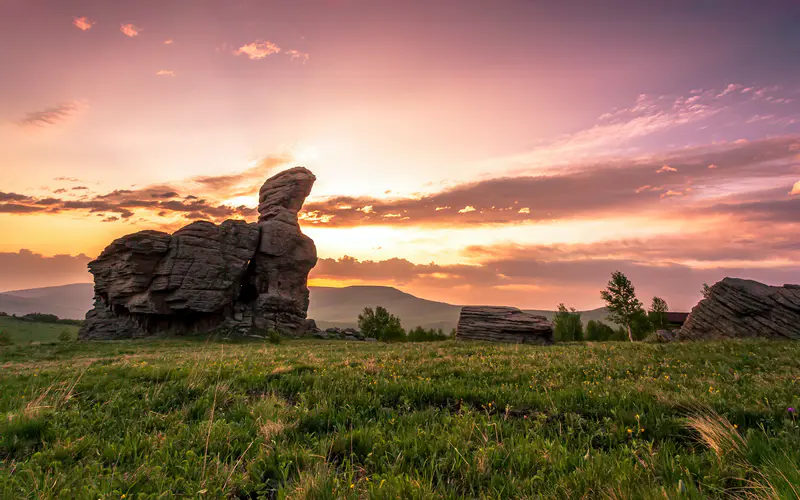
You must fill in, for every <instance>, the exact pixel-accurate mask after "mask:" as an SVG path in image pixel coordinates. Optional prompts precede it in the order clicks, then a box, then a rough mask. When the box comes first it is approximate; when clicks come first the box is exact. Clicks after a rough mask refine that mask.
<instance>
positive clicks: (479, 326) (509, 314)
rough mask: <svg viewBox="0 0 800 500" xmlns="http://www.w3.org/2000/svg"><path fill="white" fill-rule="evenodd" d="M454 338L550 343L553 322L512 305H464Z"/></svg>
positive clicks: (551, 341) (551, 340)
mask: <svg viewBox="0 0 800 500" xmlns="http://www.w3.org/2000/svg"><path fill="white" fill-rule="evenodd" d="M456 340H487V341H492V342H514V343H518V344H519V343H523V344H552V343H553V325H552V324H551V323H550V322H549V321H547V318H545V317H544V316H536V315H533V314H530V313H526V312H523V311H520V310H519V309H517V308H515V307H495V306H465V307H463V308H462V309H461V315H460V317H459V318H458V327H457V329H456Z"/></svg>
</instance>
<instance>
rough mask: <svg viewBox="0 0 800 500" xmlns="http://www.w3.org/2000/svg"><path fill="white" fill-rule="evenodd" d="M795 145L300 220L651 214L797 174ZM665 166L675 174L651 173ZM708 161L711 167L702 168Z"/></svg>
mask: <svg viewBox="0 0 800 500" xmlns="http://www.w3.org/2000/svg"><path fill="white" fill-rule="evenodd" d="M798 141H800V138H797V137H783V138H778V139H767V140H763V141H758V142H745V143H735V144H728V145H720V146H714V147H710V148H709V147H707V148H698V149H695V150H692V151H686V152H681V153H676V154H671V155H666V156H663V157H659V158H656V159H650V160H642V161H637V162H632V161H629V162H617V163H609V164H602V165H598V164H593V165H587V166H584V167H582V168H581V169H571V170H569V171H568V172H567V173H565V174H562V175H550V176H536V177H532V176H527V177H509V178H494V179H488V180H484V181H479V182H473V183H468V184H462V185H459V186H456V187H453V188H451V189H448V190H446V191H443V192H440V193H435V194H430V195H427V196H422V197H418V198H404V199H380V198H371V197H360V198H357V197H345V196H340V197H333V198H330V199H327V200H324V201H320V202H315V203H307V204H306V205H305V206H304V215H303V218H304V219H305V221H306V222H307V223H310V224H318V225H327V226H353V225H362V224H392V225H397V224H400V225H402V224H415V225H453V224H460V225H469V224H490V223H495V224H507V223H514V222H520V221H541V220H550V219H564V218H571V217H583V216H592V217H595V216H601V215H612V214H628V213H631V212H635V211H642V210H651V209H652V210H656V209H659V208H663V206H662V204H663V203H676V201H675V199H679V198H684V197H686V199H692V196H693V195H694V193H696V192H700V191H702V190H703V189H706V188H708V187H713V186H716V185H724V184H726V183H732V182H736V181H737V180H740V179H744V178H748V177H755V176H757V177H762V178H763V177H774V178H780V177H782V176H786V175H791V174H794V173H798V172H800V167H798V162H797V161H796V156H797V149H796V148H797V144H798ZM665 162H669V164H670V165H671V168H674V169H675V170H677V172H669V173H668V174H657V173H656V171H657V170H658V169H659V168H663V165H664V164H665ZM711 164H714V165H718V167H717V168H714V169H709V168H708V165H711ZM692 200H693V199H692ZM689 203H696V202H695V201H691V202H686V204H689ZM753 208H757V207H753ZM741 214H743V215H744V214H745V211H744V210H743V211H742V212H741Z"/></svg>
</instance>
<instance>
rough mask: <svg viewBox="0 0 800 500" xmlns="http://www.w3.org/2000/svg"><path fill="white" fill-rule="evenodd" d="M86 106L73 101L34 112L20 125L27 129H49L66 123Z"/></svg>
mask: <svg viewBox="0 0 800 500" xmlns="http://www.w3.org/2000/svg"><path fill="white" fill-rule="evenodd" d="M84 106H85V105H84V104H83V103H82V102H81V101H77V100H72V101H67V102H63V103H60V104H57V105H55V106H51V107H49V108H46V109H44V110H42V111H32V112H30V113H28V114H27V115H25V117H24V118H23V119H21V120H20V121H19V122H18V123H19V124H20V125H22V126H26V127H49V126H52V125H57V124H58V123H61V122H64V121H66V120H67V119H69V118H70V117H72V116H73V115H75V114H76V113H77V112H78V111H80V110H81V109H82V108H83V107H84Z"/></svg>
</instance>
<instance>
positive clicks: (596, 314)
mask: <svg viewBox="0 0 800 500" xmlns="http://www.w3.org/2000/svg"><path fill="white" fill-rule="evenodd" d="M309 289H310V290H311V305H310V306H309V309H308V317H309V318H314V320H315V321H316V322H317V326H319V327H320V328H323V329H324V328H328V327H331V326H338V327H340V328H345V327H349V326H353V327H354V326H356V322H357V321H358V315H359V313H360V312H361V311H363V310H364V308H365V307H375V306H383V307H385V308H386V309H388V310H389V312H390V313H392V314H394V315H396V316H399V317H400V319H401V320H402V322H403V326H404V327H405V328H414V327H415V326H422V327H425V328H441V329H443V330H444V331H445V332H449V331H450V330H451V329H453V328H455V326H456V324H457V323H458V315H459V314H460V312H461V306H458V305H453V304H447V303H445V302H436V301H433V300H426V299H421V298H419V297H415V296H414V295H411V294H409V293H405V292H402V291H400V290H398V289H397V288H392V287H389V286H348V287H344V288H331V287H314V286H312V287H309ZM93 299H94V290H93V286H92V284H91V283H76V284H73V285H63V286H51V287H46V288H31V289H29V290H15V291H12V292H5V293H0V311H3V312H6V313H8V314H17V315H23V314H28V313H34V312H39V313H48V314H55V315H56V316H58V317H59V318H69V319H83V318H84V316H85V315H86V311H88V310H89V309H91V308H92V303H93ZM525 311H526V312H530V313H533V314H539V315H542V316H545V317H547V319H550V320H552V318H553V314H555V311H542V310H534V309H526V310H525ZM606 314H607V312H606V310H605V308H600V309H593V310H591V311H583V312H582V315H581V319H583V322H584V324H585V323H586V322H587V321H589V320H591V319H594V320H602V321H605V322H608V321H607V320H606V319H605V318H606Z"/></svg>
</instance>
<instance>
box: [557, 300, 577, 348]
mask: <svg viewBox="0 0 800 500" xmlns="http://www.w3.org/2000/svg"><path fill="white" fill-rule="evenodd" d="M553 336H554V337H555V338H556V340H560V341H562V342H568V341H570V340H578V341H581V340H583V323H582V322H581V313H579V312H578V311H576V310H575V308H574V307H572V308H569V309H567V306H565V305H564V304H559V305H558V311H557V312H556V314H555V315H554V316H553Z"/></svg>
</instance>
